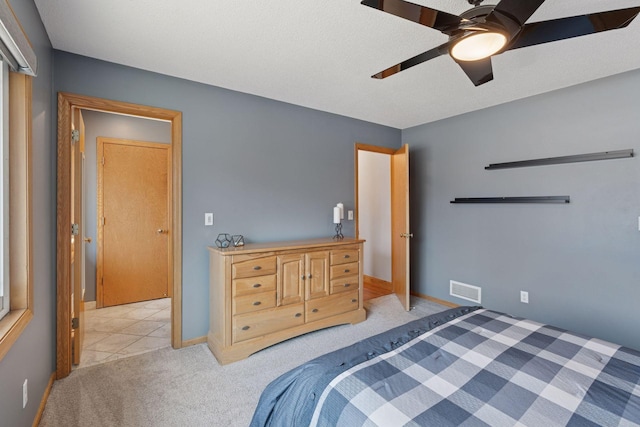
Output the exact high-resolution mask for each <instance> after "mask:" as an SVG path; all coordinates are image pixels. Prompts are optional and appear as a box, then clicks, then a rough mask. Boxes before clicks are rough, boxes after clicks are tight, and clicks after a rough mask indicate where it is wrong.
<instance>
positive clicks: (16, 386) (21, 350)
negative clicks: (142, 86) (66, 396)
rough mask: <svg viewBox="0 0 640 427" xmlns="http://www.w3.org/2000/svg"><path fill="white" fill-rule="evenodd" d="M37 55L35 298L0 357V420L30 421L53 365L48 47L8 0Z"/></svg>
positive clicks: (29, 10)
mask: <svg viewBox="0 0 640 427" xmlns="http://www.w3.org/2000/svg"><path fill="white" fill-rule="evenodd" d="M11 6H12V7H13V10H14V12H15V13H16V16H17V17H18V20H19V21H20V23H21V24H22V27H23V28H24V30H25V32H26V34H27V36H28V37H29V40H30V41H31V44H32V46H33V48H34V49H35V51H36V54H37V56H38V77H37V78H35V79H34V80H33V134H32V137H33V149H32V161H33V165H32V167H33V235H34V241H33V243H34V245H33V270H34V283H33V292H34V295H33V302H34V318H33V319H32V320H31V322H30V323H29V325H28V326H27V327H26V329H25V330H24V332H23V333H22V335H20V337H19V338H18V340H17V341H16V343H15V344H14V345H13V347H12V348H11V349H10V350H9V352H8V353H7V354H6V355H5V357H4V358H3V359H2V360H1V361H0V424H1V425H3V426H30V425H31V424H32V423H33V420H34V418H35V415H36V412H37V410H38V406H39V405H40V400H41V399H42V396H43V393H44V390H45V388H46V385H47V382H48V381H49V377H50V376H51V374H52V373H53V372H54V370H55V336H56V331H55V303H56V298H55V291H56V285H55V283H56V282H55V267H54V262H55V256H56V252H55V221H56V211H55V196H56V193H55V191H56V173H55V161H56V150H55V143H54V142H53V140H52V138H51V135H52V134H53V128H52V123H53V120H54V117H55V110H54V108H53V106H54V105H55V104H54V100H53V99H52V82H51V80H52V74H51V73H52V68H51V67H52V64H51V62H52V50H51V43H50V42H49V38H48V37H47V35H46V33H45V30H44V27H43V25H42V22H41V21H40V15H39V14H38V11H37V10H36V7H35V5H34V4H33V2H32V1H12V2H11ZM25 379H28V384H29V402H28V404H27V407H26V408H25V409H22V383H23V382H24V380H25Z"/></svg>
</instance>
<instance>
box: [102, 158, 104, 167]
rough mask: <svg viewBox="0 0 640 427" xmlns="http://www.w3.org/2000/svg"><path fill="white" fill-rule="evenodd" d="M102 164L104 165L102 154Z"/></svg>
mask: <svg viewBox="0 0 640 427" xmlns="http://www.w3.org/2000/svg"><path fill="white" fill-rule="evenodd" d="M102 166H104V156H102Z"/></svg>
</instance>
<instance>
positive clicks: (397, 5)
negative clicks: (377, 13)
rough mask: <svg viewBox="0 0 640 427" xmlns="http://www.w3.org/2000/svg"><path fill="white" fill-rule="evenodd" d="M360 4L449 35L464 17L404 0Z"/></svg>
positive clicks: (364, 0) (371, 1)
mask: <svg viewBox="0 0 640 427" xmlns="http://www.w3.org/2000/svg"><path fill="white" fill-rule="evenodd" d="M360 4H363V5H365V6H369V7H372V8H374V9H378V10H381V11H383V12H387V13H390V14H392V15H395V16H399V17H400V18H404V19H408V20H409V21H413V22H415V23H418V24H420V25H424V26H426V27H431V28H435V29H436V30H438V31H442V32H443V33H445V34H447V35H451V33H452V32H454V31H456V30H457V29H458V26H459V25H460V22H461V21H462V18H460V17H459V16H456V15H451V14H449V13H446V12H442V11H440V10H436V9H431V8H428V7H425V6H420V5H417V4H414V3H409V2H408V1H404V0H363V1H362V2H361V3H360Z"/></svg>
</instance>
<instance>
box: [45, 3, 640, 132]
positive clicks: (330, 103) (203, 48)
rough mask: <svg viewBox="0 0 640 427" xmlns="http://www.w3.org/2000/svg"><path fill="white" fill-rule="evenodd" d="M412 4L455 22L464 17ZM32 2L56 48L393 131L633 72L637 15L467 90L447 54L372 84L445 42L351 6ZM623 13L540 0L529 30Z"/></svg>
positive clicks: (516, 63)
mask: <svg viewBox="0 0 640 427" xmlns="http://www.w3.org/2000/svg"><path fill="white" fill-rule="evenodd" d="M523 1H526V0H523ZM414 2H415V3H418V4H422V5H425V6H429V7H432V8H435V9H439V10H442V11H445V12H449V13H454V14H460V13H461V12H463V11H465V10H467V9H470V7H471V6H470V5H469V4H468V2H467V1H466V0H414ZM35 3H36V6H37V8H38V10H39V12H40V15H41V17H42V20H43V22H44V25H45V27H46V30H47V32H48V34H49V37H50V38H51V42H52V44H53V47H54V48H56V49H59V50H63V51H67V52H72V53H76V54H80V55H85V56H89V57H93V58H97V59H102V60H105V61H110V62H115V63H119V64H124V65H128V66H132V67H136V68H141V69H144V70H149V71H155V72H158V73H162V74H167V75H170V76H175V77H181V78H184V79H188V80H193V81H197V82H201V83H206V84H210V85H215V86H220V87H224V88H228V89H232V90H237V91H240V92H245V93H250V94H255V95H259V96H263V97H267V98H272V99H276V100H280V101H284V102H288V103H292V104H296V105H301V106H305V107H310V108H314V109H318V110H322V111H328V112H331V113H336V114H341V115H344V116H348V117H354V118H357V119H362V120H366V121H370V122H374V123H380V124H383V125H388V126H392V127H395V128H399V129H404V128H407V127H411V126H416V125H419V124H423V123H427V122H431V121H434V120H438V119H442V118H445V117H450V116H454V115H457V114H461V113H465V112H469V111H473V110H477V109H481V108H485V107H489V106H492V105H496V104H500V103H503V102H508V101H511V100H515V99H519V98H523V97H527V96H531V95H535V94H539V93H543V92H548V91H551V90H555V89H559V88H562V87H566V86H571V85H574V84H578V83H583V82H586V81H590V80H593V79H597V78H601V77H605V76H608V75H612V74H617V73H621V72H624V71H629V70H632V69H637V68H640V17H639V18H637V19H636V20H634V21H633V22H632V23H631V25H630V26H629V27H627V28H624V29H621V30H615V31H608V32H605V33H599V34H594V35H589V36H585V37H580V38H575V39H570V40H563V41H559V42H554V43H549V44H544V45H538V46H533V47H528V48H523V49H517V50H514V51H508V52H505V53H503V54H501V55H498V56H495V57H494V58H493V70H494V80H493V81H491V82H489V83H487V84H485V85H482V86H479V87H474V86H473V84H472V83H471V82H470V81H469V79H468V78H467V77H466V75H465V74H464V73H463V72H462V70H461V69H460V68H459V67H458V66H457V64H455V63H454V62H453V60H452V59H451V58H450V57H448V56H441V57H439V58H436V59H434V60H431V61H429V62H427V63H424V64H421V65H418V66H416V67H413V68H411V69H410V70H407V71H404V72H402V73H399V74H396V75H395V76H392V77H389V78H387V79H384V80H375V79H372V78H371V77H370V76H371V75H372V74H374V73H377V72H378V71H381V70H382V69H385V68H387V67H389V66H391V65H394V64H396V63H398V62H400V61H403V60H405V59H408V58H410V57H412V56H414V55H416V54H419V53H422V52H424V51H426V50H428V49H430V48H432V47H435V46H437V45H439V44H441V43H443V42H445V41H446V36H444V35H443V34H441V33H440V32H438V31H436V30H433V29H431V28H427V27H423V26H420V25H418V24H415V23H413V22H409V21H406V20H403V19H400V18H398V17H395V16H392V15H389V14H387V13H383V12H380V11H378V10H374V9H371V8H369V7H366V6H362V5H361V4H360V1H359V0H320V1H318V0H314V1H312V0H274V1H264V0H262V1H258V0H135V1H134V0H35ZM495 3H497V1H495V0H493V1H492V0H486V1H485V2H484V3H483V4H495ZM633 6H640V0H606V1H604V0H547V1H546V2H545V3H544V4H543V5H542V6H541V7H540V9H538V11H537V12H536V13H535V14H534V15H533V16H532V17H531V19H530V20H529V22H535V21H541V20H547V19H553V18H560V17H566V16H573V15H580V14H584V13H593V12H601V11H604V10H611V9H619V8H625V7H633Z"/></svg>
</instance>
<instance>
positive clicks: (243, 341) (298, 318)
mask: <svg viewBox="0 0 640 427" xmlns="http://www.w3.org/2000/svg"><path fill="white" fill-rule="evenodd" d="M363 243H364V240H358V239H353V238H344V239H341V240H337V241H336V240H334V239H330V238H329V239H316V240H304V241H293V242H278V243H250V244H245V245H243V246H238V247H232V246H228V247H225V248H219V247H211V246H210V247H209V295H210V296H209V308H210V313H209V317H210V323H209V334H208V336H207V342H208V345H209V348H210V349H211V352H212V353H213V354H214V355H215V357H216V359H218V362H220V363H221V364H226V363H230V362H235V361H237V360H241V359H244V358H246V357H248V356H249V355H251V354H253V353H255V352H256V351H258V350H262V349H263V348H266V347H268V346H270V345H273V344H276V343H279V342H281V341H284V340H287V339H289V338H292V337H295V336H298V335H302V334H305V333H307V332H311V331H315V330H318V329H322V328H326V327H329V326H335V325H340V324H344V323H352V324H353V323H359V322H362V321H363V320H365V319H366V311H365V310H364V308H363V306H362V303H363V301H362V260H363V253H362V251H363Z"/></svg>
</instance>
